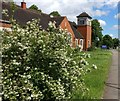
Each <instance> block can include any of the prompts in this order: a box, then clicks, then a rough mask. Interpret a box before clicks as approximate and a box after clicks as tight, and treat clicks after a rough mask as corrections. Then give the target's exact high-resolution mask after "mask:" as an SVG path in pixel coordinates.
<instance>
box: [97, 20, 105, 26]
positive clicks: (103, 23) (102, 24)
mask: <svg viewBox="0 0 120 101" xmlns="http://www.w3.org/2000/svg"><path fill="white" fill-rule="evenodd" d="M98 21H99V23H100V26H101V27H103V26H105V25H106V22H105V21H104V20H98Z"/></svg>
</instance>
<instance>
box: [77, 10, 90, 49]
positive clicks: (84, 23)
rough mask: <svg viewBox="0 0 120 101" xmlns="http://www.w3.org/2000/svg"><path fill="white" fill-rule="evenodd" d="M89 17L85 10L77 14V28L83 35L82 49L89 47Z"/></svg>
mask: <svg viewBox="0 0 120 101" xmlns="http://www.w3.org/2000/svg"><path fill="white" fill-rule="evenodd" d="M91 19H92V17H90V16H89V15H88V14H87V13H86V12H83V13H81V14H80V15H79V16H77V26H78V27H77V30H78V31H79V32H80V33H81V34H82V36H83V37H84V47H83V49H84V50H87V49H88V48H89V47H91V42H92V41H91V34H92V31H91V30H92V29H91Z"/></svg>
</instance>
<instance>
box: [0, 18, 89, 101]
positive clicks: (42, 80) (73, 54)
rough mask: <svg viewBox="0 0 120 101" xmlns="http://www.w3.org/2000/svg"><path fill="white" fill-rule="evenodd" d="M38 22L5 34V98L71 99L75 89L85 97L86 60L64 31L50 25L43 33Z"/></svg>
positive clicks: (14, 27)
mask: <svg viewBox="0 0 120 101" xmlns="http://www.w3.org/2000/svg"><path fill="white" fill-rule="evenodd" d="M38 22H39V21H37V20H33V21H32V22H28V23H27V25H26V27H24V28H22V27H20V26H19V25H18V24H16V23H15V22H14V23H13V25H12V31H11V32H8V31H4V32H3V33H2V38H3V45H2V69H3V87H4V90H3V92H4V95H3V99H4V100H7V101H9V100H10V101H13V100H19V101H30V100H38V99H39V100H44V101H45V100H52V101H54V100H56V99H70V98H71V94H72V92H73V91H74V89H76V88H79V89H80V91H81V96H84V94H86V93H87V92H88V89H87V88H86V87H85V84H84V81H83V75H85V74H87V72H88V70H89V68H88V66H86V65H88V63H87V61H86V60H85V59H84V57H82V56H80V55H78V54H77V53H79V52H80V51H79V50H75V49H72V48H71V47H70V45H69V43H68V42H69V40H68V37H67V33H66V32H65V31H63V30H62V29H57V28H55V24H53V23H51V22H50V23H49V28H48V31H44V30H42V29H41V28H40V27H39V24H38Z"/></svg>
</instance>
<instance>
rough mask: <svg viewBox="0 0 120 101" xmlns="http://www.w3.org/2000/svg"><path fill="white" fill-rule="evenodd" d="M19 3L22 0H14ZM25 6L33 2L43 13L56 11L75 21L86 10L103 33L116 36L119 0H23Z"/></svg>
mask: <svg viewBox="0 0 120 101" xmlns="http://www.w3.org/2000/svg"><path fill="white" fill-rule="evenodd" d="M14 1H15V2H16V4H18V5H20V2H21V1H23V0H14ZM24 1H25V2H26V3H27V7H30V6H31V5H32V4H35V5H37V6H38V7H39V9H41V10H42V11H43V12H44V13H47V14H49V13H50V12H52V11H58V12H59V13H60V14H61V15H62V16H67V18H68V19H69V20H70V21H75V22H76V20H77V19H76V16H77V15H79V14H80V13H82V12H84V11H85V12H87V13H88V14H89V15H91V16H92V18H93V19H98V21H99V22H100V24H101V27H102V28H103V35H105V34H109V35H110V36H112V37H113V38H115V37H118V29H120V26H118V19H120V13H119V12H118V1H119V0H39V1H38V0H24Z"/></svg>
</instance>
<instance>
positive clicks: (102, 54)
mask: <svg viewBox="0 0 120 101" xmlns="http://www.w3.org/2000/svg"><path fill="white" fill-rule="evenodd" d="M88 53H89V54H91V58H88V59H87V61H88V63H89V66H88V67H89V68H91V72H90V73H88V74H87V75H85V76H84V82H85V85H86V87H87V88H88V89H89V93H88V94H85V95H84V97H81V96H80V92H81V91H80V89H79V88H77V89H76V91H75V92H74V94H73V98H74V99H85V101H86V100H87V99H101V98H102V95H103V93H104V86H105V83H104V82H105V81H106V79H107V75H108V71H109V67H110V65H111V56H112V53H111V52H110V51H109V50H101V49H96V50H94V51H90V52H88ZM81 54H82V53H81ZM93 64H95V65H96V66H97V67H96V70H94V69H92V68H93V67H95V66H93Z"/></svg>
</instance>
